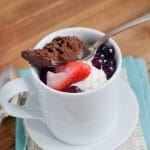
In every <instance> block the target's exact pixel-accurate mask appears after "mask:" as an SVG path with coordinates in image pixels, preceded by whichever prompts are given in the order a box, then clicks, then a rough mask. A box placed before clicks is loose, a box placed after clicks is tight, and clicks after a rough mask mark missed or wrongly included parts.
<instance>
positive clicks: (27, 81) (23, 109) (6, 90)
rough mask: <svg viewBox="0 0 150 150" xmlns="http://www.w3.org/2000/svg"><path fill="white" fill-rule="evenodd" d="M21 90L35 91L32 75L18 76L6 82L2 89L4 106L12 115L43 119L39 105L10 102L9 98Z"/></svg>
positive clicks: (1, 96) (0, 91)
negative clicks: (21, 104) (22, 104)
mask: <svg viewBox="0 0 150 150" xmlns="http://www.w3.org/2000/svg"><path fill="white" fill-rule="evenodd" d="M21 92H35V87H34V86H33V82H32V79H31V77H24V78H17V79H14V80H11V81H10V82H8V83H6V84H5V85H4V86H3V87H2V89H1V90H0V102H1V106H2V108H3V109H4V110H5V111H6V113H8V114H9V115H11V116H14V117H19V118H24V119H40V120H43V118H44V117H43V114H42V112H41V110H40V107H39V106H32V107H30V106H19V105H13V104H11V103H9V100H10V99H11V98H12V97H13V96H16V95H17V94H19V93H21Z"/></svg>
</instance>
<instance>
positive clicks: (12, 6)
mask: <svg viewBox="0 0 150 150" xmlns="http://www.w3.org/2000/svg"><path fill="white" fill-rule="evenodd" d="M147 13H150V1H149V0H36V1H32V0H20V1H19V0H0V60H1V63H0V71H2V70H4V69H5V68H7V67H8V66H15V67H16V68H17V69H22V68H27V67H28V65H27V63H26V62H25V61H24V60H23V59H21V58H20V52H21V50H23V49H32V48H33V46H34V45H35V44H36V43H37V42H38V41H39V40H40V39H41V38H42V37H44V36H45V35H47V34H49V33H51V32H53V31H56V30H58V29H61V28H66V27H73V26H82V27H90V28H94V29H97V30H100V31H102V32H105V31H107V30H108V29H111V28H113V27H115V26H117V25H119V24H121V23H123V22H125V21H128V20H131V19H134V18H136V17H139V16H141V15H144V14H147ZM114 39H115V40H116V42H117V43H118V45H119V46H120V48H121V50H122V53H123V56H125V55H133V56H136V57H142V58H144V59H145V61H146V62H147V64H149V63H150V23H149V22H146V23H143V24H140V25H138V26H136V27H134V28H132V29H129V30H127V31H124V32H122V33H120V34H119V35H117V36H115V37H114ZM149 68H150V66H149ZM14 143H15V119H14V118H11V117H9V118H8V119H5V121H4V122H3V124H2V125H1V126H0V149H1V150H9V149H10V150H12V149H14Z"/></svg>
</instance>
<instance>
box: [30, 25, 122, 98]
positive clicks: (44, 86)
mask: <svg viewBox="0 0 150 150" xmlns="http://www.w3.org/2000/svg"><path fill="white" fill-rule="evenodd" d="M72 30H78V31H79V30H80V31H81V32H82V31H83V30H86V31H89V32H93V33H94V32H95V33H98V34H99V35H100V36H103V35H105V34H104V33H103V32H101V31H99V30H96V29H92V28H86V27H69V28H63V29H60V30H57V31H54V32H52V33H49V34H47V35H46V36H44V37H43V38H42V39H41V40H40V41H39V42H38V43H37V44H36V45H35V46H34V48H33V49H37V48H38V47H39V45H41V44H42V43H43V42H44V41H45V40H46V39H48V38H49V37H51V36H52V35H54V34H59V33H62V32H65V31H67V32H69V31H72ZM57 36H58V35H57ZM109 42H110V43H111V44H112V45H113V46H114V47H115V52H117V57H118V66H117V68H116V70H115V72H114V74H113V75H112V77H111V78H110V79H108V80H106V82H105V83H104V84H103V85H100V86H99V87H97V88H95V89H92V90H89V91H84V92H80V93H69V92H63V91H58V90H55V89H52V88H50V87H48V86H47V85H46V84H45V83H43V82H42V81H41V80H40V78H39V77H37V73H36V71H35V70H36V67H34V66H33V65H31V64H29V69H30V71H31V74H32V77H34V79H36V81H37V82H38V83H39V84H40V85H41V86H42V87H43V88H46V89H47V90H49V91H50V92H53V94H60V95H66V96H67V95H70V96H81V95H87V94H91V93H93V92H95V91H97V90H100V89H102V88H104V87H106V86H107V85H109V84H110V83H111V82H112V81H114V80H115V79H116V76H117V75H118V74H119V72H120V69H121V65H122V54H121V50H120V48H119V46H118V44H117V43H116V42H115V41H114V40H113V39H112V38H110V39H109Z"/></svg>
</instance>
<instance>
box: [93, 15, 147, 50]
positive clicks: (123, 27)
mask: <svg viewBox="0 0 150 150" xmlns="http://www.w3.org/2000/svg"><path fill="white" fill-rule="evenodd" d="M149 20H150V14H147V15H144V16H142V17H139V18H137V19H135V20H132V21H130V22H127V23H124V24H122V25H120V26H118V27H116V28H114V29H112V30H110V31H108V32H107V33H106V34H105V35H104V36H103V37H102V38H100V39H99V40H98V41H97V42H96V43H95V44H94V45H93V49H95V48H97V47H99V46H100V45H101V44H102V43H104V42H105V41H106V40H108V39H109V38H110V37H111V36H113V35H116V34H117V33H119V32H121V31H124V30H126V29H129V28H131V27H133V26H135V25H137V24H140V23H143V22H145V21H149Z"/></svg>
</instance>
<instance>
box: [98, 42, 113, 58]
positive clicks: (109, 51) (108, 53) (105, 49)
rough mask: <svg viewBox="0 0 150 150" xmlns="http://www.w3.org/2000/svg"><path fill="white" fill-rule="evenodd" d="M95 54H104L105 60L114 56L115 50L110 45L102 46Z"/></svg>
mask: <svg viewBox="0 0 150 150" xmlns="http://www.w3.org/2000/svg"><path fill="white" fill-rule="evenodd" d="M97 53H101V54H104V56H105V58H113V57H114V54H115V49H114V47H113V46H112V45H110V44H102V45H101V46H100V47H99V48H98V51H97Z"/></svg>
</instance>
